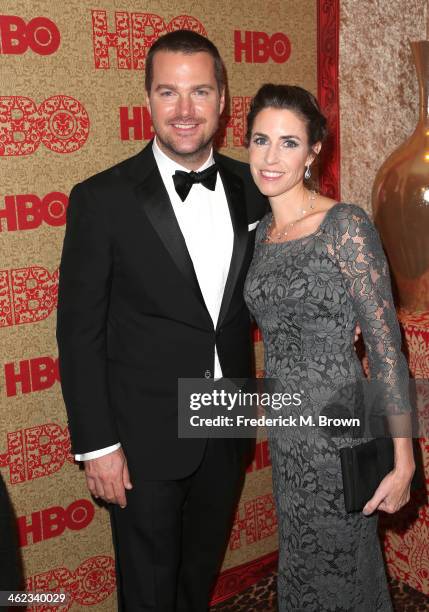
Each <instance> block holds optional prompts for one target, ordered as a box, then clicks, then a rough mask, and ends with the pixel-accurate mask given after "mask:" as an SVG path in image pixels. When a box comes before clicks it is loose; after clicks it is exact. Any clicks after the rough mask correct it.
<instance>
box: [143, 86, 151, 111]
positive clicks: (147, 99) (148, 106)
mask: <svg viewBox="0 0 429 612" xmlns="http://www.w3.org/2000/svg"><path fill="white" fill-rule="evenodd" d="M144 98H145V102H146V108H147V110H148V111H149V115H152V109H151V107H150V97H149V93H148V92H147V90H146V91H145V94H144Z"/></svg>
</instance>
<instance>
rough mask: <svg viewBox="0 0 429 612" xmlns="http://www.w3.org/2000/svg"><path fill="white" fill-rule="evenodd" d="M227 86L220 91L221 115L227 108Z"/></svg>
mask: <svg viewBox="0 0 429 612" xmlns="http://www.w3.org/2000/svg"><path fill="white" fill-rule="evenodd" d="M225 95H226V94H225V87H224V88H223V89H222V91H221V92H220V100H219V115H221V114H222V113H223V110H224V108H225Z"/></svg>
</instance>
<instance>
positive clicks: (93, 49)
mask: <svg viewBox="0 0 429 612" xmlns="http://www.w3.org/2000/svg"><path fill="white" fill-rule="evenodd" d="M115 12H116V16H115ZM178 27H188V28H196V29H197V30H198V31H201V32H203V33H207V35H208V36H209V37H210V38H211V39H212V40H213V41H214V42H215V43H216V44H217V45H218V47H219V49H220V51H221V54H222V56H223V57H224V59H225V62H226V65H227V68H228V76H229V93H230V101H231V104H230V114H231V118H230V120H229V123H228V127H227V129H226V143H224V144H226V146H225V147H224V149H223V151H224V152H226V153H227V154H230V155H232V156H233V157H236V158H240V159H245V158H246V152H245V150H244V149H243V147H242V138H243V131H244V116H245V111H246V105H247V104H248V102H249V98H250V97H251V96H252V95H253V94H254V93H255V91H256V90H257V88H258V86H259V85H260V84H262V83H263V82H266V81H275V82H285V81H288V82H291V83H299V84H300V85H302V86H304V87H306V88H308V89H310V90H311V91H313V92H314V93H317V73H316V66H317V61H316V59H317V58H316V53H317V47H316V43H317V31H316V30H317V3H316V0H308V1H305V2H302V1H301V0H274V1H273V0H269V1H267V2H265V3H264V5H263V7H262V5H261V3H260V1H259V0H246V1H243V0H238V1H237V2H234V3H231V2H230V1H229V0H217V1H216V2H211V1H210V0H202V1H201V0H200V1H199V2H194V1H190V0H188V1H187V0H181V1H180V2H178V3H173V4H172V3H171V2H168V1H166V0H158V1H151V2H148V3H142V2H138V1H137V0H132V1H129V2H120V1H115V0H100V2H98V3H96V2H93V1H92V0H70V1H69V2H68V3H60V2H50V1H48V0H37V1H36V0H35V1H32V2H18V1H16V0H15V1H11V0H3V2H2V5H1V15H0V36H1V38H0V51H1V52H0V66H1V68H0V96H1V97H0V156H1V157H2V159H1V160H0V164H1V182H0V223H1V234H0V241H1V242H0V244H1V266H0V328H1V330H0V331H1V340H0V342H1V344H0V346H1V349H0V350H1V379H0V382H1V387H0V401H1V407H2V409H1V416H2V418H1V423H0V467H1V468H2V475H3V478H4V480H5V482H6V484H7V487H8V490H9V493H10V496H11V499H12V502H13V505H14V507H15V511H16V514H17V517H18V522H19V526H20V537H21V544H22V548H21V552H22V557H23V562H24V569H25V577H26V580H27V586H28V587H29V588H36V587H37V588H44V589H47V590H50V589H54V588H59V587H63V588H65V589H66V590H67V589H68V590H72V591H73V598H72V600H71V602H70V603H69V605H68V607H72V609H73V610H79V609H82V610H83V609H87V606H88V605H92V606H93V607H92V609H94V610H103V611H107V610H114V609H115V607H116V600H115V596H114V565H113V552H112V546H111V540H110V530H109V525H108V516H107V512H106V510H105V509H104V508H102V507H99V506H98V505H96V504H95V502H94V501H93V500H92V499H91V498H90V496H89V495H88V493H87V491H86V487H85V483H84V475H83V473H82V472H81V471H80V470H79V469H78V466H77V465H76V464H75V463H74V462H73V458H72V457H71V456H70V454H69V450H70V446H69V440H68V434H67V430H66V418H65V411H64V408H63V404H62V397H61V392H60V386H59V382H58V373H57V365H56V358H57V347H56V342H55V334H54V331H55V317H56V311H55V308H56V297H57V280H58V277H57V269H58V264H59V257H60V251H61V245H62V240H63V234H64V214H65V209H66V205H67V194H68V193H69V192H70V189H71V187H72V185H73V184H74V183H76V182H77V181H80V180H82V179H84V178H85V177H87V176H89V175H91V174H94V173H96V172H98V171H100V170H102V169H103V168H105V167H107V166H109V165H112V164H114V163H116V162H117V161H119V160H121V159H124V158H126V157H129V156H131V155H133V154H134V153H135V152H137V151H138V150H139V149H140V148H141V147H142V146H143V145H144V144H145V142H146V141H147V139H148V138H150V124H149V122H148V118H147V114H146V112H145V109H144V108H143V105H144V97H143V83H144V54H145V47H144V45H145V44H146V43H148V42H149V41H150V37H151V36H152V37H153V36H155V37H156V36H157V35H159V34H162V33H164V32H165V31H166V29H172V28H178ZM115 31H116V35H115V34H114V33H115ZM240 41H241V42H240ZM107 44H110V45H116V47H115V46H110V48H107V46H106V45H107ZM288 45H290V47H289V46H288ZM289 52H290V56H289ZM118 63H119V66H122V67H118ZM208 528H210V526H208ZM276 546H277V541H276V522H275V514H274V509H273V501H272V495H271V485H270V468H269V458H268V456H267V451H266V445H265V443H264V442H263V441H261V442H260V443H259V445H258V453H257V458H256V460H255V463H254V466H253V469H252V471H251V472H250V473H249V475H248V478H247V485H246V488H245V491H244V493H243V497H242V500H241V503H240V507H239V510H238V513H237V519H236V522H235V525H234V530H233V534H232V537H231V543H230V547H229V550H228V554H227V557H226V559H225V564H224V570H226V571H229V570H231V569H232V568H234V567H236V566H238V565H242V564H244V563H250V562H252V561H254V560H257V559H260V558H265V559H269V558H271V557H270V553H272V552H273V551H275V549H276ZM227 575H230V574H227ZM228 588H231V587H230V586H229V587H226V586H225V587H221V588H220V589H219V592H218V598H222V597H223V596H224V595H226V594H227V590H228ZM62 609H66V608H62Z"/></svg>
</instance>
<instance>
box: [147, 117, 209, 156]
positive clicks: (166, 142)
mask: <svg viewBox="0 0 429 612" xmlns="http://www.w3.org/2000/svg"><path fill="white" fill-rule="evenodd" d="M174 123H192V122H191V121H189V119H188V120H187V121H182V122H181V121H180V120H179V121H174ZM197 123H198V122H197ZM154 128H155V134H156V139H157V141H158V143H160V144H161V145H162V146H163V147H164V149H166V150H167V151H170V152H171V153H172V154H173V155H174V156H175V157H181V158H182V159H184V160H187V161H190V162H192V161H193V160H194V159H195V160H198V159H199V157H200V155H201V153H202V152H203V151H205V150H207V149H209V148H211V147H212V146H213V139H214V136H215V134H216V132H217V129H218V127H216V129H215V130H213V132H212V134H208V135H206V136H205V137H204V135H203V136H202V137H201V140H200V142H198V143H197V144H196V145H195V147H194V148H193V149H192V150H190V151H182V150H181V149H180V148H178V147H177V146H175V142H174V140H173V139H170V138H168V136H167V137H164V135H163V134H159V133H158V132H157V131H156V126H154Z"/></svg>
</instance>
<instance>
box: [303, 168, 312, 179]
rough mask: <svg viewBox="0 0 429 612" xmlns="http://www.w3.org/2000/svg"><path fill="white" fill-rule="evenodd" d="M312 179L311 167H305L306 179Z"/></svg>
mask: <svg viewBox="0 0 429 612" xmlns="http://www.w3.org/2000/svg"><path fill="white" fill-rule="evenodd" d="M310 177H311V170H310V166H305V173H304V178H305V179H307V181H308V179H309V178H310Z"/></svg>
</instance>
